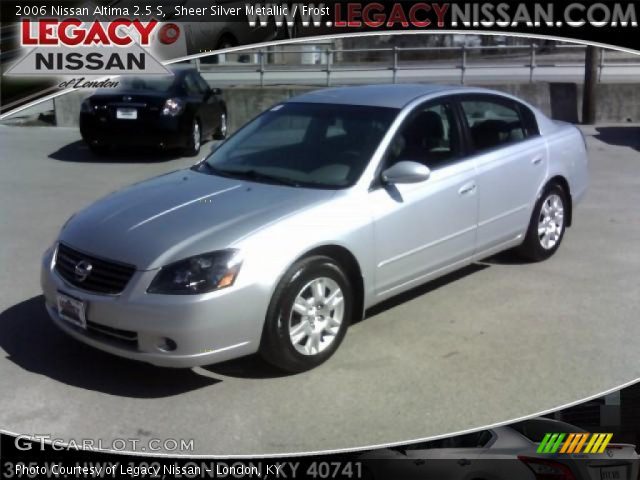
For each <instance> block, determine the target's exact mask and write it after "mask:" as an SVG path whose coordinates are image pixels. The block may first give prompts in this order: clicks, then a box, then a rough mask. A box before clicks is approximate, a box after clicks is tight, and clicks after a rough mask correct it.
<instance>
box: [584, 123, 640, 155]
mask: <svg viewBox="0 0 640 480" xmlns="http://www.w3.org/2000/svg"><path fill="white" fill-rule="evenodd" d="M596 131H597V132H598V133H597V134H596V135H594V136H593V138H595V139H597V140H600V141H602V142H604V143H606V144H609V145H616V146H619V147H631V148H633V149H634V150H637V151H640V127H635V126H628V127H598V128H596Z"/></svg>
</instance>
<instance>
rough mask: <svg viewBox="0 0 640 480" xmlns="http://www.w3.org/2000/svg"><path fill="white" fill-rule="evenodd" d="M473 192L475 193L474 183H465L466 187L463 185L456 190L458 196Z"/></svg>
mask: <svg viewBox="0 0 640 480" xmlns="http://www.w3.org/2000/svg"><path fill="white" fill-rule="evenodd" d="M475 191H476V184H475V182H472V183H467V184H466V185H463V186H462V187H460V190H458V193H459V194H460V195H468V194H470V193H473V192H475Z"/></svg>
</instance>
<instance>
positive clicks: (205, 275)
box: [147, 249, 242, 295]
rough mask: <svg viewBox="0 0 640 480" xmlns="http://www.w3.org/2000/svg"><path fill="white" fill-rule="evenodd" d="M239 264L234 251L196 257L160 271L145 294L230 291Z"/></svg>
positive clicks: (237, 255) (239, 260) (238, 269)
mask: <svg viewBox="0 0 640 480" xmlns="http://www.w3.org/2000/svg"><path fill="white" fill-rule="evenodd" d="M241 264H242V262H241V259H240V255H239V252H238V250H233V249H229V250H220V251H217V252H212V253H205V254H202V255H196V256H195V257H190V258H187V259H185V260H180V261H179V262H175V263H172V264H170V265H167V266H166V267H162V269H160V271H159V272H158V274H157V275H156V277H155V278H154V279H153V281H152V282H151V285H150V286H149V288H148V289H147V292H148V293H164V294H169V295H189V294H199V293H207V292H212V291H214V290H219V289H221V288H226V287H230V286H231V285H233V282H235V280H236V276H237V275H238V272H239V271H240V266H241Z"/></svg>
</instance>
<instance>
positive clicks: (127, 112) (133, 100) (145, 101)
mask: <svg viewBox="0 0 640 480" xmlns="http://www.w3.org/2000/svg"><path fill="white" fill-rule="evenodd" d="M166 97H167V95H166V94H165V93H162V94H156V93H148V92H140V91H135V90H133V91H128V90H122V91H118V92H117V93H115V92H114V93H109V94H96V95H93V96H92V97H90V102H91V107H92V109H93V111H94V112H95V113H96V115H97V116H98V118H99V119H100V120H101V121H105V122H106V121H108V122H109V123H110V125H112V126H114V125H118V126H122V127H125V128H126V127H131V125H132V124H134V123H138V122H142V121H149V120H154V119H156V118H158V116H159V114H160V111H161V110H162V107H163V105H164V103H165V100H166Z"/></svg>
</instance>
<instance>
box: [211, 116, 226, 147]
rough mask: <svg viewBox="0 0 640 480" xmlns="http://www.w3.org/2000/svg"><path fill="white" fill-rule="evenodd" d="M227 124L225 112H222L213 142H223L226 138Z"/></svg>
mask: <svg viewBox="0 0 640 480" xmlns="http://www.w3.org/2000/svg"><path fill="white" fill-rule="evenodd" d="M228 123H229V118H228V117H227V112H222V113H221V114H220V121H219V124H218V128H217V129H216V131H215V133H214V134H213V138H214V140H224V139H225V138H227V131H228V129H229V126H228Z"/></svg>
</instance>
